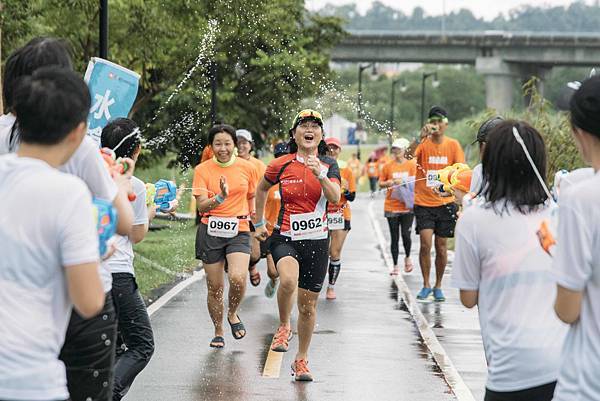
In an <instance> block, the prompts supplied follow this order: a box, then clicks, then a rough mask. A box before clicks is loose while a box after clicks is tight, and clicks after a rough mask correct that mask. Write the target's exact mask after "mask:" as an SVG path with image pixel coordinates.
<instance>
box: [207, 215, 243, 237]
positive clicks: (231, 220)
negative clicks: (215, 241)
mask: <svg viewBox="0 0 600 401" xmlns="http://www.w3.org/2000/svg"><path fill="white" fill-rule="evenodd" d="M239 228H240V222H239V221H238V219H237V218H236V217H216V216H210V217H209V218H208V230H207V232H208V234H209V235H212V236H213V237H220V238H233V237H235V236H236V235H238V230H239Z"/></svg>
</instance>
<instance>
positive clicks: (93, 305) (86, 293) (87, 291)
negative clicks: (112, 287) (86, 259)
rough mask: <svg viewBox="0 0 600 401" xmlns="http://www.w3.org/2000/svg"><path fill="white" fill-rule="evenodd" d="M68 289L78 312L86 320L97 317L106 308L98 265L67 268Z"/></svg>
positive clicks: (87, 264)
mask: <svg viewBox="0 0 600 401" xmlns="http://www.w3.org/2000/svg"><path fill="white" fill-rule="evenodd" d="M65 271H66V278H67V289H68V291H69V297H70V298H71V302H73V306H74V307H75V309H77V312H78V313H79V314H80V315H81V316H82V317H83V318H84V319H89V318H91V317H94V316H96V315H97V314H98V313H99V312H100V311H101V310H102V308H103V307H104V288H103V287H102V281H101V280H100V275H99V274H98V263H96V262H94V263H84V264H80V265H73V266H66V267H65Z"/></svg>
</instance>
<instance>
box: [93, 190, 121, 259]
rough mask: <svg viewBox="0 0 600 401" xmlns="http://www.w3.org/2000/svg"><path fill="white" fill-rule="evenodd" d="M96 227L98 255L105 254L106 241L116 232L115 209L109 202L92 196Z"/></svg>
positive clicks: (116, 217) (116, 218)
mask: <svg viewBox="0 0 600 401" xmlns="http://www.w3.org/2000/svg"><path fill="white" fill-rule="evenodd" d="M92 204H93V209H94V214H95V217H96V227H97V228H98V242H99V244H100V256H103V255H105V254H106V251H107V242H108V240H109V239H111V238H112V236H113V235H115V234H116V232H117V221H118V216H117V210H116V209H115V208H114V207H113V205H112V203H111V202H108V201H105V200H103V199H98V198H94V199H93V201H92Z"/></svg>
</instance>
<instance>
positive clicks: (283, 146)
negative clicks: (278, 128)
mask: <svg viewBox="0 0 600 401" xmlns="http://www.w3.org/2000/svg"><path fill="white" fill-rule="evenodd" d="M288 153H290V150H289V148H288V144H287V143H285V142H280V143H278V144H276V145H275V148H274V149H273V154H274V155H275V157H276V158H277V157H279V156H283V155H287V154H288Z"/></svg>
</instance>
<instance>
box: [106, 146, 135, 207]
mask: <svg viewBox="0 0 600 401" xmlns="http://www.w3.org/2000/svg"><path fill="white" fill-rule="evenodd" d="M100 155H102V159H104V164H105V165H106V168H107V169H108V171H109V172H110V175H111V176H112V177H114V176H115V175H117V174H119V175H122V174H125V173H126V172H127V170H129V163H127V162H126V161H125V160H122V159H120V158H119V159H117V156H116V154H115V152H114V151H113V150H112V149H110V148H101V149H100ZM127 198H128V199H129V201H130V202H133V201H134V200H136V198H137V197H136V196H135V193H133V192H129V193H128V194H127Z"/></svg>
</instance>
